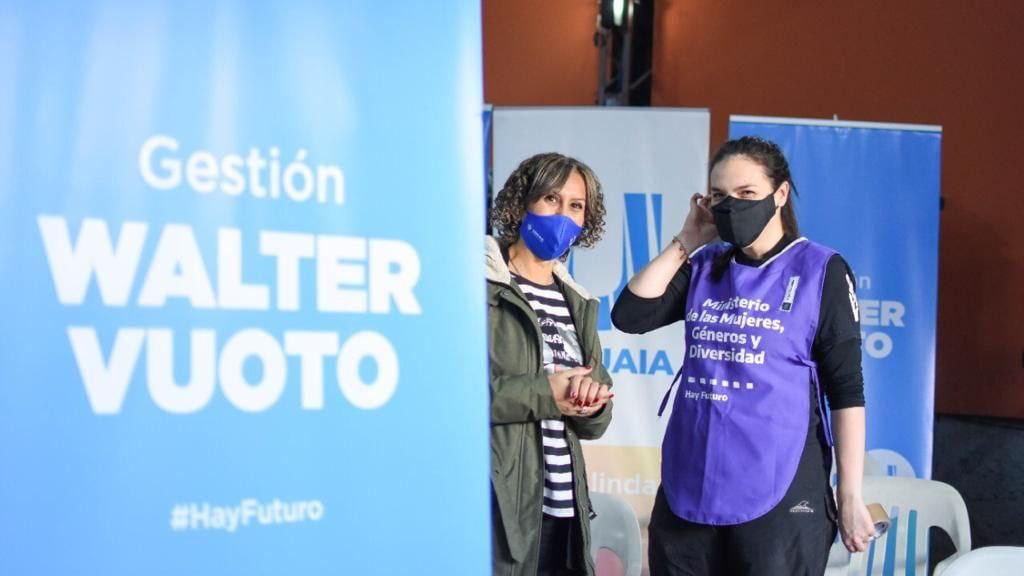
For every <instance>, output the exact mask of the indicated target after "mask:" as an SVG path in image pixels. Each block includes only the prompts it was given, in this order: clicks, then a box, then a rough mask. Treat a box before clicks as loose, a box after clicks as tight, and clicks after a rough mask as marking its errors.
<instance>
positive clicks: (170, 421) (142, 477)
mask: <svg viewBox="0 0 1024 576" xmlns="http://www.w3.org/2000/svg"><path fill="white" fill-rule="evenodd" d="M480 59H481V46H480V4H479V2H473V1H469V0H466V1H448V2H443V3H437V2H424V3H414V2H409V3H403V4H402V7H401V9H395V8H394V7H393V6H390V5H389V3H381V2H375V1H372V0H361V1H354V0H353V1H343V2H326V1H297V2H257V3H251V2H240V1H234V2H232V1H217V2H168V1H163V2H160V1H158V2H128V1H119V0H110V1H102V0H84V1H82V2H72V3H68V2H51V1H31V2H30V1H18V0H15V1H14V2H13V3H11V2H7V3H4V5H3V6H2V7H0V279H2V283H3V284H2V288H0V294H2V298H0V318H2V329H0V502H3V512H2V513H0V574H30V573H31V574H115V575H116V574H125V575H128V574H131V575H135V574H247V575H248V574H403V575H404V574H456V573H462V574H484V573H487V572H489V571H490V565H491V564H490V549H489V547H490V539H491V538H490V530H489V526H490V522H489V520H488V517H489V508H490V502H489V498H488V494H489V490H488V469H489V451H488V449H487V445H488V444H487V442H488V413H489V410H488V399H487V386H486V377H487V376H486V364H485V363H486V348H485V336H484V310H485V306H484V283H483V280H482V268H481V263H482V260H481V258H482V246H483V241H482V234H481V231H482V230H483V227H484V223H483V213H484V193H483V185H482V183H481V180H480V167H481V166H482V165H483V157H482V150H483V148H482V141H481V130H480V109H481V105H482V102H483V99H482V81H481V62H480ZM410 102H412V103H410ZM442 239H443V240H442Z"/></svg>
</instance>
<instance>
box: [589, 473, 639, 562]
mask: <svg viewBox="0 0 1024 576" xmlns="http://www.w3.org/2000/svg"><path fill="white" fill-rule="evenodd" d="M590 503H591V504H592V505H593V507H594V512H595V513H596V514H597V516H596V517H595V518H594V519H593V520H591V521H590V556H591V557H592V558H593V559H594V564H595V565H597V575H598V576H603V575H604V574H605V573H606V570H605V566H604V565H603V564H601V565H598V553H599V552H600V551H601V549H602V548H604V549H607V550H609V551H611V552H612V553H613V554H615V555H616V556H617V557H618V559H619V560H620V561H621V562H622V566H623V568H624V576H640V569H641V566H642V564H643V547H642V545H641V543H640V523H639V522H637V519H636V513H634V512H633V508H632V507H631V506H630V505H629V504H628V503H627V502H626V501H625V500H622V499H621V498H618V497H615V496H612V495H610V494H601V493H599V492H591V493H590Z"/></svg>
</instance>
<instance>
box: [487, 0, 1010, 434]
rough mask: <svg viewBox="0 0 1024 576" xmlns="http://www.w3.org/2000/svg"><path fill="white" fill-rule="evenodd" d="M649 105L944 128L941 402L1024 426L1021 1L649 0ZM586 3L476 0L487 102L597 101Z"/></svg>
mask: <svg viewBox="0 0 1024 576" xmlns="http://www.w3.org/2000/svg"><path fill="white" fill-rule="evenodd" d="M657 2H658V5H657V11H656V17H655V29H656V32H655V44H654V91H653V95H652V98H653V102H654V103H655V105H658V106H688V107H709V108H711V112H712V142H714V143H717V142H720V141H721V140H722V139H723V138H724V137H725V135H726V130H727V126H728V118H729V115H730V114H754V115H765V116H796V117H823V118H830V117H832V115H833V114H837V115H838V116H839V117H840V118H842V119H846V120H864V121H877V122H910V123H922V124H939V125H942V126H943V159H942V161H943V167H942V194H943V196H944V197H945V200H946V203H945V210H944V211H943V213H942V217H941V218H942V219H941V237H940V243H941V246H940V257H939V310H938V343H937V346H938V347H937V357H936V380H937V383H936V387H937V392H936V409H937V410H938V411H939V412H946V413H962V414H982V415H992V416H1006V417H1016V418H1024V336H1022V334H1024V232H1022V230H1024V171H1022V170H1020V169H1019V167H1020V166H1024V157H1022V152H1021V150H1020V147H1019V146H1018V145H1017V142H1018V141H1020V140H1021V138H1022V137H1024V113H1022V112H1024V110H1022V108H1024V106H1022V105H1021V101H1022V100H1024V63H1022V61H1021V60H1022V57H1024V40H1022V38H1024V34H1021V32H1020V29H1021V28H1022V27H1024V3H1020V2H1011V1H1008V0H1007V1H993V2H975V3H960V2H933V1H926V0H905V1H903V2H880V1H874V0H873V1H865V2H856V3H850V2H845V3H841V2H810V1H806V0H796V1H794V2H762V3H758V2H748V1H742V0H657ZM595 15H596V2H592V1H589V0H555V1H549V2H539V1H535V0H532V1H529V2H520V1H516V0H485V1H484V62H485V68H484V75H485V95H486V98H487V99H488V102H491V103H494V104H499V105H500V104H505V105H511V104H516V105H528V104H575V105H586V104H591V103H592V102H593V99H594V93H595V90H596V86H595V84H596V76H597V72H596V54H597V50H596V49H595V48H594V47H593V46H592V44H591V42H590V36H591V34H592V31H593V23H594V17H595Z"/></svg>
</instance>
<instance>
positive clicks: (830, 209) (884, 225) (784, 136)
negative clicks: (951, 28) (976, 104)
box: [729, 116, 942, 478]
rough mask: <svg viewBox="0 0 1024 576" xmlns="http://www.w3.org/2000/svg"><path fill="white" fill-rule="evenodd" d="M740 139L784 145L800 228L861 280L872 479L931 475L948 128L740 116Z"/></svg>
mask: <svg viewBox="0 0 1024 576" xmlns="http://www.w3.org/2000/svg"><path fill="white" fill-rule="evenodd" d="M744 135H757V136H762V137H764V138H768V139H771V140H774V141H775V142H777V143H778V144H779V145H780V146H781V147H782V149H783V150H784V151H785V153H786V156H787V158H788V159H789V162H790V166H791V169H792V173H793V178H794V179H795V181H796V185H797V189H798V190H799V198H798V200H797V204H796V207H797V217H798V219H799V221H800V227H801V231H802V232H803V234H804V235H806V236H807V237H809V238H811V239H812V240H815V241H818V242H821V243H822V244H825V245H827V246H831V247H833V248H835V249H836V250H838V251H839V252H840V253H841V254H842V255H843V256H844V257H845V258H846V260H847V262H848V263H849V264H850V266H851V267H852V268H853V271H854V274H855V275H856V281H857V295H858V299H859V309H860V321H861V331H862V336H863V350H864V354H863V357H864V380H865V395H866V399H867V424H868V434H867V448H868V455H869V461H868V463H867V468H868V472H869V473H875V474H884V475H901V476H910V475H913V476H918V477H924V478H928V477H930V476H931V467H932V430H933V419H934V398H935V390H934V389H935V317H936V307H937V286H938V256H939V168H940V158H941V144H942V133H941V130H940V129H939V128H937V127H931V126H917V125H892V124H869V123H856V122H848V123H844V122H834V121H818V120H806V121H805V120H787V119H773V118H751V117H735V116H734V117H733V118H732V119H731V122H730V127H729V137H730V138H735V137H739V136H744Z"/></svg>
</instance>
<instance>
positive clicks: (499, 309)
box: [487, 237, 612, 576]
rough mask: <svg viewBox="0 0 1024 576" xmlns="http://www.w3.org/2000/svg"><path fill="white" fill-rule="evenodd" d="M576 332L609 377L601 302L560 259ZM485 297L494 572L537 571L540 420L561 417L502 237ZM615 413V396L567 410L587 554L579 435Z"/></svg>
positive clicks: (596, 434) (599, 428) (536, 329)
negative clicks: (573, 413)
mask: <svg viewBox="0 0 1024 576" xmlns="http://www.w3.org/2000/svg"><path fill="white" fill-rule="evenodd" d="M555 278H556V282H558V284H559V285H560V286H561V288H562V292H563V294H564V295H565V301H566V304H567V306H568V308H569V312H570V314H571V315H572V319H573V323H574V324H575V326H576V332H577V336H578V337H579V343H580V349H581V350H582V351H583V354H584V355H585V358H586V360H587V361H588V362H589V363H590V364H591V365H592V366H593V368H594V369H593V371H592V372H591V377H592V378H593V379H594V380H595V381H597V382H600V383H602V384H608V385H609V386H610V385H611V383H612V380H611V376H610V375H609V374H608V371H607V370H606V369H605V367H604V365H603V363H602V356H603V355H602V350H601V343H600V342H599V341H598V337H597V313H598V301H597V299H595V298H592V297H591V296H590V295H589V294H588V293H587V292H586V291H585V290H584V289H583V288H582V287H580V286H579V285H577V284H576V283H575V282H574V281H573V280H572V278H571V277H570V276H569V273H568V271H567V270H566V269H565V267H564V266H563V265H562V264H561V263H558V264H556V265H555ZM487 303H488V315H487V316H488V326H489V346H488V347H489V349H490V370H491V485H492V488H493V500H492V505H493V520H492V534H493V541H494V574H495V575H501V576H506V575H530V576H533V575H534V574H536V573H537V562H538V557H539V551H540V548H539V544H540V531H541V518H542V515H543V512H542V508H541V507H542V505H543V501H544V462H543V454H542V448H541V433H540V421H541V420H542V419H549V418H550V419H559V418H563V416H562V414H561V412H559V410H558V407H557V406H556V404H555V400H554V397H553V395H552V392H551V386H550V385H549V384H548V378H547V375H546V374H545V373H544V366H543V352H542V340H541V332H540V326H539V324H538V322H537V315H536V314H535V313H534V312H533V309H532V308H530V304H529V302H527V300H526V297H525V296H524V295H523V293H522V292H521V291H520V290H519V287H518V286H516V284H515V283H514V282H513V281H512V276H511V274H510V273H509V269H508V265H507V264H506V263H505V259H504V258H503V257H502V253H501V250H500V248H499V246H498V243H497V242H496V241H495V240H494V239H493V238H491V237H488V238H487ZM611 418H612V403H611V402H608V404H607V405H605V407H604V408H602V409H601V411H600V412H598V413H597V414H595V415H593V416H591V417H569V416H566V417H564V420H565V423H566V440H567V441H568V444H569V450H570V453H571V457H572V464H573V485H574V491H575V500H576V515H575V519H576V520H577V521H578V522H580V524H579V529H580V530H579V533H580V534H581V535H582V547H583V557H584V558H583V559H584V561H585V563H586V568H587V573H588V574H593V573H594V566H593V562H592V560H591V558H590V553H589V550H590V518H591V517H592V515H593V510H592V508H591V505H590V497H589V495H588V494H587V480H586V469H585V466H584V462H583V452H582V450H581V449H580V440H581V439H582V440H592V439H596V438H600V437H601V435H602V434H604V431H605V429H606V428H608V424H609V422H610V421H611Z"/></svg>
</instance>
